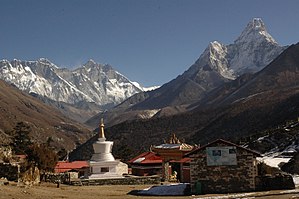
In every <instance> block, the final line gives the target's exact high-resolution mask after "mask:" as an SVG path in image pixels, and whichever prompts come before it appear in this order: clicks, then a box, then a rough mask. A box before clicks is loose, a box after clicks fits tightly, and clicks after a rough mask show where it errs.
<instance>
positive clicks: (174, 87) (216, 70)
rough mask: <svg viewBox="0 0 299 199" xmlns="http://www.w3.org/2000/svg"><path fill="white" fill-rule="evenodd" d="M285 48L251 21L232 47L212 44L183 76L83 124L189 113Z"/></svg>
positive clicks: (268, 61) (255, 20) (261, 25)
mask: <svg viewBox="0 0 299 199" xmlns="http://www.w3.org/2000/svg"><path fill="white" fill-rule="evenodd" d="M285 48H286V47H281V46H279V45H278V44H277V42H276V41H275V40H274V39H273V38H272V37H271V35H270V34H269V33H268V32H267V31H266V27H265V24H264V23H263V21H262V20H261V19H259V18H254V19H253V20H252V21H250V22H249V23H248V24H247V26H246V28H245V29H244V31H242V33H241V35H240V36H239V37H238V38H237V39H236V40H235V42H234V43H233V44H229V45H224V44H221V43H220V42H218V41H214V42H211V43H210V44H209V45H208V47H207V48H206V49H205V50H204V52H203V53H202V54H201V55H200V57H199V58H198V59H197V60H196V61H195V63H194V64H193V65H191V66H190V67H189V69H187V70H186V71H185V72H184V73H183V74H181V75H179V76H178V77H176V78H175V79H173V80H171V81H170V82H168V83H166V84H164V85H162V86H161V87H160V88H158V89H156V90H153V91H150V92H146V93H138V94H135V95H133V96H132V97H130V98H128V99H127V100H125V101H124V102H123V103H122V104H121V105H119V106H117V107H115V108H113V109H111V110H109V111H108V112H107V113H105V114H102V113H99V114H98V115H97V116H95V117H93V118H91V119H90V120H88V121H87V122H86V123H87V124H89V125H93V126H94V125H95V120H94V119H95V118H97V120H98V119H99V118H100V117H105V118H106V121H108V123H109V125H113V124H116V123H118V122H120V121H124V120H125V119H121V118H128V119H129V120H130V119H136V118H138V115H139V113H143V112H146V111H147V112H148V111H150V110H159V111H158V112H157V115H156V116H158V115H159V116H163V114H164V113H166V112H167V115H171V114H178V113H182V112H184V111H188V109H187V108H188V107H191V106H189V105H190V104H194V103H196V102H198V101H201V100H203V99H204V98H205V97H206V95H207V94H208V92H210V91H212V90H213V89H215V88H217V87H219V86H221V85H223V84H225V83H227V82H230V81H232V80H234V79H236V78H238V77H239V76H242V75H243V74H245V73H255V72H258V71H259V70H261V69H262V68H263V67H265V66H266V65H267V64H269V63H270V62H271V61H272V60H273V59H275V58H276V57H277V56H278V55H279V54H280V53H281V52H282V51H283V50H284V49H285ZM141 99H142V100H141ZM126 105H127V106H126ZM174 107H175V108H174ZM178 107H180V108H178ZM164 109H167V111H164ZM178 110H179V111H178ZM94 127H96V126H94Z"/></svg>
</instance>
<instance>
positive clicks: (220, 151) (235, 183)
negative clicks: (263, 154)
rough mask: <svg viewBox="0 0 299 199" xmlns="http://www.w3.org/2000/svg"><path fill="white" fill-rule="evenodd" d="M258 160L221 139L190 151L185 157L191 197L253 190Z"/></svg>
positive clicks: (244, 150) (242, 149)
mask: <svg viewBox="0 0 299 199" xmlns="http://www.w3.org/2000/svg"><path fill="white" fill-rule="evenodd" d="M257 156H259V154H258V153H257V152H255V151H252V150H249V149H247V148H244V147H242V146H239V145H236V144H234V143H231V142H228V141H225V140H221V139H219V140H216V141H214V142H212V143H209V144H207V145H205V146H202V147H200V148H197V149H195V150H193V151H191V152H190V153H188V154H186V155H185V157H190V158H191V163H190V183H191V190H192V193H195V194H203V193H204V194H206V193H230V192H246V191H253V190H255V189H256V176H257V175H258V172H257V160H256V157H257Z"/></svg>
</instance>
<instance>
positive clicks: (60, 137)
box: [0, 80, 90, 150]
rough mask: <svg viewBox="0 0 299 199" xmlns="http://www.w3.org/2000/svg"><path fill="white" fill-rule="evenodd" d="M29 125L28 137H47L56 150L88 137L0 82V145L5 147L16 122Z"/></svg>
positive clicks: (83, 130) (76, 126)
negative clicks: (51, 140)
mask: <svg viewBox="0 0 299 199" xmlns="http://www.w3.org/2000/svg"><path fill="white" fill-rule="evenodd" d="M21 121H22V122H26V123H28V124H29V125H30V126H31V129H32V134H31V137H32V139H33V140H34V141H37V142H40V143H41V142H46V140H47V139H48V138H49V137H52V139H53V140H54V146H56V147H58V148H62V147H63V148H66V149H67V150H71V149H73V148H74V147H75V146H76V144H79V143H83V142H84V141H86V139H87V138H88V137H90V131H89V130H88V129H87V128H86V127H84V126H82V125H79V124H77V123H75V122H74V121H72V120H70V119H68V118H66V117H65V116H63V115H62V114H61V113H60V112H59V111H58V110H56V109H53V108H52V107H50V106H48V105H45V104H43V103H42V102H40V101H38V100H37V99H35V98H34V97H32V96H30V95H28V94H26V93H24V92H21V91H20V90H18V89H17V88H16V87H14V86H12V85H9V84H7V83H5V82H4V81H2V80H0V136H1V137H0V138H2V139H1V141H0V144H7V143H8V142H9V140H10V137H11V131H12V130H13V128H14V127H15V125H16V123H17V122H21Z"/></svg>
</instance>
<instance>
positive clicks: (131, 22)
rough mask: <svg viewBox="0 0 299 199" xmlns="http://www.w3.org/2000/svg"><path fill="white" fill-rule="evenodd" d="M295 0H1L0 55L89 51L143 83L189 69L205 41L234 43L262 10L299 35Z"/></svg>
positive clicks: (74, 55) (283, 33) (280, 37)
mask: <svg viewBox="0 0 299 199" xmlns="http://www.w3.org/2000/svg"><path fill="white" fill-rule="evenodd" d="M298 8H299V1H296V0H281V1H278V0H247V1H246V0H242V1H241V0H218V1H215V0H0V27H1V28H0V30H1V31H0V59H8V60H11V59H14V58H16V59H21V60H36V59H38V58H40V57H45V58H48V59H49V60H50V61H52V62H53V63H55V64H56V65H58V66H60V67H69V68H75V67H78V66H79V65H82V64H84V63H86V62H87V61H88V60H89V59H93V60H95V61H96V62H99V63H108V64H110V65H112V66H113V67H114V68H115V69H116V70H117V71H119V72H120V73H122V74H124V75H125V76H126V77H128V78H129V79H130V80H132V81H136V82H139V83H140V84H141V85H143V86H153V85H162V84H164V83H166V82H168V81H170V80H171V79H174V78H175V77H177V76H178V75H180V74H182V73H183V72H184V71H185V70H187V69H188V68H189V67H190V66H191V65H192V64H193V63H194V62H195V61H196V59H197V58H198V57H199V56H200V54H201V53H202V52H203V51H204V49H205V48H206V47H207V45H208V44H209V42H211V41H214V40H217V41H220V42H222V43H224V44H230V43H233V41H234V40H235V39H236V38H237V37H238V36H239V35H240V33H241V32H242V30H243V29H244V28H245V27H246V25H247V23H248V22H249V21H250V20H252V18H254V17H260V18H262V19H263V21H264V23H265V24H266V27H267V30H268V32H269V33H270V34H271V35H272V36H273V37H274V39H276V41H277V42H278V43H279V44H281V45H289V44H293V43H297V42H299V12H298Z"/></svg>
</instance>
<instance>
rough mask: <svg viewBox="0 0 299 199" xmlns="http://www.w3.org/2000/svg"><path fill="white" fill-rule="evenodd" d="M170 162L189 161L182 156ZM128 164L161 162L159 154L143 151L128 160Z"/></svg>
mask: <svg viewBox="0 0 299 199" xmlns="http://www.w3.org/2000/svg"><path fill="white" fill-rule="evenodd" d="M170 162H181V163H185V162H190V158H182V159H181V160H171V161H170ZM128 163H130V164H162V158H161V156H158V155H156V154H155V153H154V152H144V153H142V154H140V155H138V156H137V157H135V158H133V159H131V160H129V161H128Z"/></svg>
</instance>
